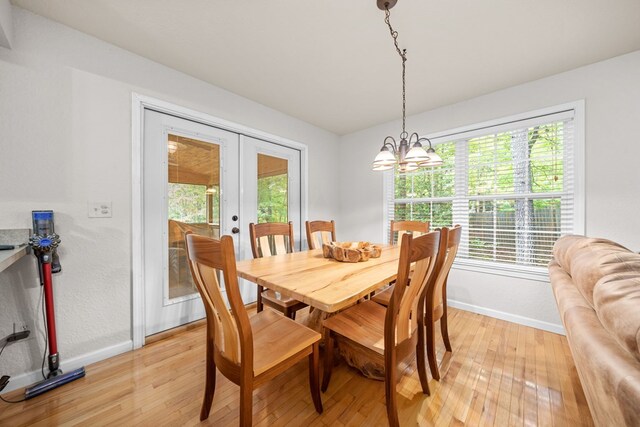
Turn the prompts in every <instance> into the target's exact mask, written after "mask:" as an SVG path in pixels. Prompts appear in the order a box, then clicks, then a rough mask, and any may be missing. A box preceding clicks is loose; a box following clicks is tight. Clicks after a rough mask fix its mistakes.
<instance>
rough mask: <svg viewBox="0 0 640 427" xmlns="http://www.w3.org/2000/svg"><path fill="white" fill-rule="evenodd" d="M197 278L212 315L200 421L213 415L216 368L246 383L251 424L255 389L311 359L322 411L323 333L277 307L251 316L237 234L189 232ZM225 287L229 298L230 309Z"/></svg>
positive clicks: (245, 418)
mask: <svg viewBox="0 0 640 427" xmlns="http://www.w3.org/2000/svg"><path fill="white" fill-rule="evenodd" d="M185 240H186V243H187V254H188V257H189V263H190V266H191V274H192V275H193V281H194V282H195V283H196V286H197V288H198V291H199V292H200V295H201V297H202V301H203V303H204V307H205V310H206V314H207V345H206V349H207V350H206V351H207V353H206V365H205V366H206V374H205V391H204V397H203V400H202V409H201V410H200V421H203V420H205V419H207V418H208V417H209V412H210V411H211V404H212V402H213V396H214V394H215V390H216V368H217V369H218V370H220V372H221V373H222V375H224V376H225V377H227V378H228V379H229V380H230V381H231V382H233V383H234V384H237V385H239V386H240V425H241V426H250V425H251V420H252V410H253V390H254V389H256V388H257V387H260V386H261V385H262V384H264V383H265V382H267V381H269V380H270V379H272V378H274V377H275V376H277V375H279V374H280V373H281V372H284V371H285V370H287V369H289V368H290V367H292V366H293V365H295V364H297V363H298V362H300V361H301V360H303V359H304V358H305V357H307V356H308V359H309V388H310V390H311V398H312V400H313V404H314V406H315V409H316V411H317V412H318V413H322V400H321V398H320V389H319V379H320V377H319V375H320V371H319V366H320V364H319V349H318V347H319V345H318V344H319V341H320V334H319V333H317V332H315V331H313V330H311V329H309V328H307V327H305V326H303V325H300V324H299V323H296V322H294V321H293V320H291V319H288V318H286V317H284V316H280V315H278V314H276V313H274V312H273V311H271V310H266V311H263V312H261V313H256V314H255V315H253V316H251V317H249V316H248V314H247V310H246V309H245V307H244V303H243V301H242V297H241V295H240V289H239V288H238V276H237V272H236V259H235V251H234V243H233V239H232V237H231V236H222V238H221V239H220V240H215V239H211V238H209V237H204V236H200V235H197V234H192V233H191V232H188V233H187V235H186V236H185ZM220 276H222V278H223V282H222V283H223V284H224V291H225V292H226V295H227V299H228V301H229V306H230V309H229V308H227V305H226V302H225V298H224V297H223V294H222V292H223V290H222V285H221V284H220V281H219V277H220Z"/></svg>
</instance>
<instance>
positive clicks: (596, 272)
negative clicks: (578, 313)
mask: <svg viewBox="0 0 640 427" xmlns="http://www.w3.org/2000/svg"><path fill="white" fill-rule="evenodd" d="M620 253H627V254H628V253H630V252H629V250H628V249H627V248H625V247H624V246H622V245H619V244H617V243H615V242H612V241H611V240H607V239H598V238H589V237H584V236H564V237H561V238H560V239H558V241H557V242H556V244H555V245H554V247H553V257H554V259H555V260H556V262H557V263H558V264H559V265H560V266H561V267H562V268H563V269H564V270H565V271H566V272H567V273H568V274H569V275H570V276H571V277H572V278H573V281H574V283H575V284H576V287H577V288H578V290H579V291H580V293H581V294H582V295H583V296H584V298H585V299H586V300H587V302H588V303H589V304H590V305H591V307H594V308H595V305H594V302H593V288H594V286H595V285H596V283H597V282H598V280H600V279H601V278H602V277H603V276H606V275H609V274H614V273H617V272H620V271H622V270H626V269H627V267H625V266H620V265H619V259H620V258H619V257H618V254H620ZM638 267H640V264H639V265H638ZM636 271H640V270H638V269H636Z"/></svg>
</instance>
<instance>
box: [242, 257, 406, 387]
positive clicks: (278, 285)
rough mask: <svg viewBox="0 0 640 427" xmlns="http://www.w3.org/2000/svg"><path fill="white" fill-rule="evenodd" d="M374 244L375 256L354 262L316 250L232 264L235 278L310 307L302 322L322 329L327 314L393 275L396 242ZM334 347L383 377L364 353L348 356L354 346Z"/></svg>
mask: <svg viewBox="0 0 640 427" xmlns="http://www.w3.org/2000/svg"><path fill="white" fill-rule="evenodd" d="M378 246H380V247H381V249H382V252H381V254H380V257H379V258H370V259H369V260H367V261H362V262H356V263H350V262H339V261H336V260H334V259H332V258H324V257H323V255H322V249H315V250H309V251H302V252H294V253H290V254H283V255H275V256H270V257H265V258H257V259H250V260H245V261H240V262H238V263H237V267H236V268H237V273H238V276H239V277H242V278H243V279H246V280H249V281H251V282H254V283H257V284H258V285H262V286H264V287H265V288H268V289H271V290H274V291H276V292H280V293H281V294H283V295H284V296H289V297H291V298H295V299H297V300H298V301H302V302H304V303H305V304H308V305H309V306H311V307H313V308H314V310H313V311H311V312H310V313H309V316H307V317H306V318H305V319H304V320H303V321H302V323H303V324H304V325H306V326H307V327H309V328H311V329H314V330H316V331H318V332H320V333H323V332H324V327H323V323H324V321H325V319H327V318H328V317H331V316H333V315H334V314H335V313H337V312H338V311H340V310H344V309H346V308H348V307H350V306H352V305H354V304H356V303H357V302H358V301H359V300H360V299H362V298H364V297H366V296H368V295H370V294H371V293H372V292H373V291H375V290H377V289H380V288H381V287H383V286H385V285H387V284H389V283H390V282H392V281H394V280H395V279H396V275H397V273H398V260H399V258H400V246H391V245H378ZM338 348H339V350H340V352H341V353H342V354H343V355H346V357H345V359H346V360H347V362H348V363H349V364H350V365H351V366H353V367H355V368H357V369H359V370H360V372H362V374H363V375H365V376H367V377H369V378H373V379H377V380H383V379H384V376H380V374H379V371H380V368H379V367H377V368H378V369H371V366H372V364H371V362H370V361H369V360H368V359H367V358H366V357H363V356H362V355H358V356H357V357H354V356H350V355H349V354H350V353H353V350H352V349H350V348H342V346H341V345H340V342H338ZM382 369H383V368H382ZM382 372H384V370H383V371H382Z"/></svg>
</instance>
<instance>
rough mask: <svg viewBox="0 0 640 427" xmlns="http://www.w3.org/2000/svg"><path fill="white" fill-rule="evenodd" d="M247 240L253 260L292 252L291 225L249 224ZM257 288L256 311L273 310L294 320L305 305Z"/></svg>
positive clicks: (259, 286)
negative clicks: (249, 243) (249, 241)
mask: <svg viewBox="0 0 640 427" xmlns="http://www.w3.org/2000/svg"><path fill="white" fill-rule="evenodd" d="M249 238H250V240H251V252H252V253H253V257H254V258H263V257H268V256H273V255H282V254H287V253H292V252H293V246H294V239H293V223H292V222H291V221H289V223H281V222H265V223H260V224H254V223H251V224H249ZM257 286H258V297H257V301H256V309H257V311H258V313H259V312H261V311H262V309H263V306H264V305H266V306H268V307H271V308H273V309H274V310H277V311H279V312H281V313H283V314H284V315H285V316H287V317H290V318H291V319H295V318H296V311H298V310H300V309H302V308H304V307H306V306H307V304H305V303H303V302H301V301H298V300H295V299H293V298H289V297H285V296H283V295H280V293H279V292H275V291H274V290H272V289H265V288H264V287H263V286H261V285H257Z"/></svg>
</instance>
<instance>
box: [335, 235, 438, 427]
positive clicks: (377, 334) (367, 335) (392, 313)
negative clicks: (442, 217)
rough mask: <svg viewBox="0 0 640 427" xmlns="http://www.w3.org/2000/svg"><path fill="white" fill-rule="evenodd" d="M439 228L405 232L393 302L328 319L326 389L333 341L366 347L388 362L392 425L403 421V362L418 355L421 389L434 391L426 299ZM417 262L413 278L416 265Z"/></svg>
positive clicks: (363, 351) (371, 357) (367, 351)
mask: <svg viewBox="0 0 640 427" xmlns="http://www.w3.org/2000/svg"><path fill="white" fill-rule="evenodd" d="M439 239H440V233H439V232H438V231H434V232H432V233H428V234H425V235H423V236H420V237H415V238H414V237H413V236H411V235H410V234H405V235H403V236H402V240H401V242H402V245H401V248H400V261H399V262H398V274H397V284H398V286H396V287H395V289H394V292H393V295H392V297H391V301H390V304H389V307H387V308H386V309H385V307H383V306H381V305H379V304H376V303H375V302H373V301H364V302H362V303H360V304H357V305H354V306H353V307H350V308H348V309H346V310H344V311H342V312H340V313H338V314H337V315H335V316H333V317H330V318H328V319H326V320H325V321H324V328H325V333H324V339H325V352H324V376H323V380H322V391H326V390H327V387H328V386H329V380H330V379H331V370H332V368H333V346H334V340H338V341H339V342H342V341H343V340H345V341H347V343H348V344H349V346H350V347H353V346H355V347H356V348H358V349H361V351H360V352H359V354H364V355H365V357H366V358H367V360H371V361H373V362H372V363H375V364H376V365H382V366H384V379H385V396H386V402H387V417H388V420H389V424H390V425H391V426H392V427H395V426H398V425H399V422H398V409H397V402H396V383H397V376H398V372H399V371H398V365H399V364H400V363H401V362H403V361H405V360H407V359H409V358H410V357H412V356H416V355H417V357H416V363H417V366H418V374H419V377H420V384H421V386H422V391H423V393H425V394H429V383H428V381H427V372H426V365H425V354H424V352H425V343H424V333H420V331H421V330H422V331H423V332H424V327H423V328H422V329H421V328H419V325H424V302H425V298H424V296H425V292H426V290H427V284H428V282H429V280H430V278H431V274H432V272H433V269H434V266H435V262H436V258H437V253H438V244H439ZM412 263H415V267H414V270H413V277H412V279H411V281H409V272H410V271H411V264H412Z"/></svg>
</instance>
